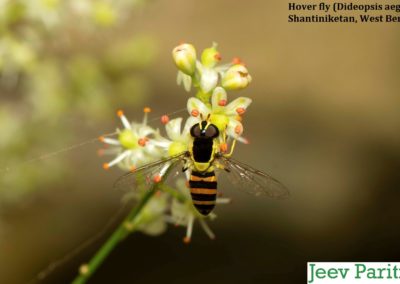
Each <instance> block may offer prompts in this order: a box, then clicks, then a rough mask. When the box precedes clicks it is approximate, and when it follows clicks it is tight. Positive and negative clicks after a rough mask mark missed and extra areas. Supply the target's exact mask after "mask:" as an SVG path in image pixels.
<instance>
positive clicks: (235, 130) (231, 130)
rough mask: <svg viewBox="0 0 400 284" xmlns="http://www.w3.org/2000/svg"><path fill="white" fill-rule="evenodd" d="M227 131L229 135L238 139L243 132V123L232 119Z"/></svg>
mask: <svg viewBox="0 0 400 284" xmlns="http://www.w3.org/2000/svg"><path fill="white" fill-rule="evenodd" d="M226 133H227V134H228V136H230V137H232V138H234V139H237V138H238V137H239V136H240V135H242V133H243V125H242V123H241V122H240V121H237V120H236V119H230V120H229V123H228V127H227V128H226Z"/></svg>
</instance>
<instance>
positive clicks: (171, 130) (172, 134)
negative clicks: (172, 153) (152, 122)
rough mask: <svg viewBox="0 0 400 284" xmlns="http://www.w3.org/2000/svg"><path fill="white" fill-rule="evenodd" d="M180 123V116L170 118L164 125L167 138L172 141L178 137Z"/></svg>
mask: <svg viewBox="0 0 400 284" xmlns="http://www.w3.org/2000/svg"><path fill="white" fill-rule="evenodd" d="M181 125H182V118H181V117H178V118H175V119H172V120H170V121H169V122H168V123H167V124H166V125H165V130H166V131H167V135H168V137H169V139H171V140H172V141H175V140H178V139H179V138H180V136H181Z"/></svg>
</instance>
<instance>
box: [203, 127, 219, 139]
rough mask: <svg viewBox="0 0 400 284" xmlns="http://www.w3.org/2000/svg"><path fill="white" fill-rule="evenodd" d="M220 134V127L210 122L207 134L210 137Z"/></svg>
mask: <svg viewBox="0 0 400 284" xmlns="http://www.w3.org/2000/svg"><path fill="white" fill-rule="evenodd" d="M218 135H219V130H218V127H216V126H215V125H214V124H210V125H209V126H208V127H207V129H206V133H205V136H206V137H210V138H215V137H218Z"/></svg>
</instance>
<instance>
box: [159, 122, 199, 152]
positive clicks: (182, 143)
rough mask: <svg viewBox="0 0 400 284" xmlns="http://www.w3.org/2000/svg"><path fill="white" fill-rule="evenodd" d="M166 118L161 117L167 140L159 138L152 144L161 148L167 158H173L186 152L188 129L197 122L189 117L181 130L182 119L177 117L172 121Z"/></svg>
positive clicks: (188, 140)
mask: <svg viewBox="0 0 400 284" xmlns="http://www.w3.org/2000/svg"><path fill="white" fill-rule="evenodd" d="M167 118H168V117H167V116H163V117H162V120H163V119H164V122H166V123H165V130H166V132H167V137H168V139H167V138H162V137H159V138H158V139H157V140H156V141H155V142H154V143H155V145H157V146H159V147H162V148H163V149H164V150H165V151H166V153H167V154H168V156H174V155H177V154H180V153H182V152H184V151H187V150H188V147H189V144H190V141H191V139H192V138H191V136H190V128H191V127H192V126H193V125H194V124H196V123H198V122H199V118H197V117H189V118H188V119H187V120H186V123H185V125H184V127H183V129H182V120H183V119H182V118H181V117H178V118H175V119H172V120H169V119H167Z"/></svg>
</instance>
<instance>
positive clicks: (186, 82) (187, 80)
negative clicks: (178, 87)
mask: <svg viewBox="0 0 400 284" xmlns="http://www.w3.org/2000/svg"><path fill="white" fill-rule="evenodd" d="M182 80H183V87H184V88H185V91H186V92H190V88H191V87H192V77H190V76H189V75H186V74H183V75H182Z"/></svg>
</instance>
